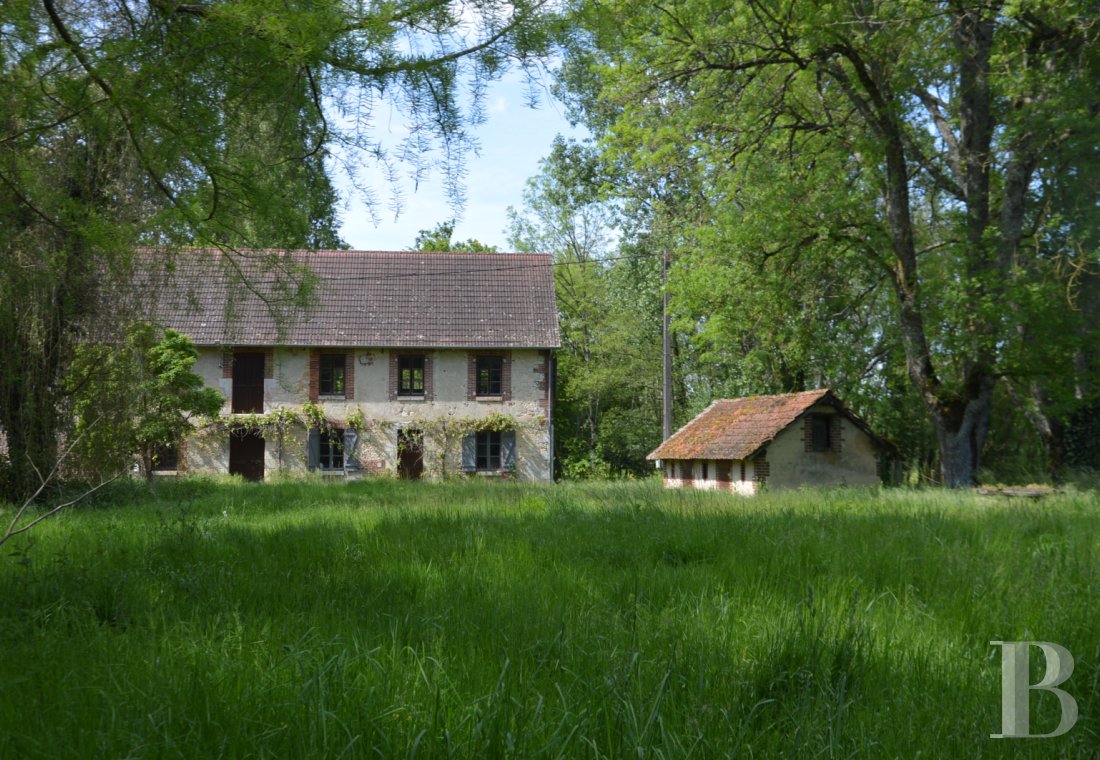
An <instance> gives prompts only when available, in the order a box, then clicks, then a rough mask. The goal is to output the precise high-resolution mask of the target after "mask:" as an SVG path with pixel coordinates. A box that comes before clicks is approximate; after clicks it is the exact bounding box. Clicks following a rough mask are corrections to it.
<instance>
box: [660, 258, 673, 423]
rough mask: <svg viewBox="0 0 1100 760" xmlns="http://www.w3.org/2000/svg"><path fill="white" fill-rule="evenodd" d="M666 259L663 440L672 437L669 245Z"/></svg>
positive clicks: (664, 287) (662, 406) (663, 274)
mask: <svg viewBox="0 0 1100 760" xmlns="http://www.w3.org/2000/svg"><path fill="white" fill-rule="evenodd" d="M664 259H665V261H664V269H663V273H662V278H661V282H662V284H663V290H664V297H663V304H662V306H663V310H664V330H663V332H664V335H663V338H664V346H663V349H662V352H663V354H664V356H663V358H664V379H663V382H662V399H661V422H662V426H661V427H662V430H661V432H662V437H661V440H662V441H667V440H668V439H669V438H671V437H672V331H671V330H670V329H669V327H670V319H671V317H670V316H669V313H668V268H669V251H668V248H667V247H666V248H665V252H664Z"/></svg>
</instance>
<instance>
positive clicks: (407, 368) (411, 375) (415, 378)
mask: <svg viewBox="0 0 1100 760" xmlns="http://www.w3.org/2000/svg"><path fill="white" fill-rule="evenodd" d="M397 395H398V396H423V395H424V357H423V356H422V355H406V356H399V357H397Z"/></svg>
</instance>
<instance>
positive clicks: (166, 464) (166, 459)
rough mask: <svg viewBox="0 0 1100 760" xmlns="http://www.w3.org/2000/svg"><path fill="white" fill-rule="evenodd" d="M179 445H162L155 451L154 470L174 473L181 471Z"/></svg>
mask: <svg viewBox="0 0 1100 760" xmlns="http://www.w3.org/2000/svg"><path fill="white" fill-rule="evenodd" d="M179 461H180V459H179V445H178V444H175V443H168V444H161V445H160V446H156V447H154V449H153V470H155V471H156V472H174V471H176V470H178V469H179Z"/></svg>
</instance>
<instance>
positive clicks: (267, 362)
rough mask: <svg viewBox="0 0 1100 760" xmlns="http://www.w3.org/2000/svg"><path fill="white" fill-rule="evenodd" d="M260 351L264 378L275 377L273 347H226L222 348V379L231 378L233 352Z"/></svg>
mask: <svg viewBox="0 0 1100 760" xmlns="http://www.w3.org/2000/svg"><path fill="white" fill-rule="evenodd" d="M235 353H237V354H243V353H257V354H258V353H262V354H263V355H264V379H265V380H271V379H272V378H273V377H275V349H273V348H239V349H236V350H234V349H232V348H226V349H223V350H222V379H223V380H232V379H233V354H235Z"/></svg>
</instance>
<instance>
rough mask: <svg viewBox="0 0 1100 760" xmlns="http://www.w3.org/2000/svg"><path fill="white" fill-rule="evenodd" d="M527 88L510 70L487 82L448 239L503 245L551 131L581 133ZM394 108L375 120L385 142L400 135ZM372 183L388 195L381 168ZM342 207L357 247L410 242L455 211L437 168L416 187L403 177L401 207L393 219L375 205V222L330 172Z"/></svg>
mask: <svg viewBox="0 0 1100 760" xmlns="http://www.w3.org/2000/svg"><path fill="white" fill-rule="evenodd" d="M528 95H529V92H528V87H527V85H526V83H525V82H524V80H523V78H522V76H521V75H520V74H518V73H513V74H510V75H508V76H506V77H505V78H504V79H503V80H501V81H499V82H494V83H492V84H491V85H489V87H488V90H487V93H486V98H485V110H486V121H485V122H484V123H483V124H481V125H479V126H477V127H475V128H474V129H473V132H472V134H473V135H474V136H475V137H476V138H477V140H478V141H479V142H480V150H479V151H478V153H477V154H470V155H469V156H467V158H466V171H467V173H466V180H465V186H466V203H465V207H464V208H463V209H462V210H461V211H459V212H458V214H459V216H458V223H457V224H456V226H455V231H454V234H453V236H452V239H453V240H467V239H469V238H476V239H477V240H479V241H481V242H482V243H485V244H487V245H495V246H497V247H498V248H499V249H500V250H501V251H508V250H511V246H509V245H508V234H507V227H508V215H507V209H508V207H509V206H514V207H516V208H520V207H521V206H522V204H523V189H524V187H525V186H526V184H527V180H528V179H529V178H530V177H532V176H534V175H535V174H536V173H537V172H538V168H539V167H538V164H539V160H540V159H542V158H543V157H544V156H545V155H547V154H548V153H549V152H550V145H551V143H552V142H553V140H554V137H555V136H556V135H558V134H562V135H565V136H568V137H576V138H580V137H582V136H583V134H584V132H583V128H573V127H571V126H570V125H569V122H568V121H566V119H565V111H564V108H563V106H562V105H561V104H560V103H557V102H556V101H554V100H553V99H552V98H551V97H550V95H549V94H548V93H543V95H542V97H541V102H540V103H539V104H538V107H537V108H534V109H533V108H531V107H530V105H529V102H528V101H529V98H528ZM403 131H404V129H403V125H402V124H401V123H400V118H399V115H397V114H394V115H393V117H392V118H391V119H386V120H383V119H378V123H377V124H376V126H375V134H376V136H377V137H378V139H379V140H381V141H382V142H383V143H384V144H388V145H394V144H396V143H397V142H398V141H399V140H400V139H401V137H402V134H403ZM372 177H376V180H375V181H374V182H373V183H372V184H373V187H374V191H375V193H376V194H377V195H378V197H379V198H380V199H386V198H388V189H387V187H386V182H385V180H384V178H383V177H382V175H381V172H374V174H373V175H367V177H366V179H371V178H372ZM334 181H335V183H336V185H337V189H338V190H339V192H340V194H341V198H342V201H343V204H344V208H343V209H342V211H341V220H342V225H341V228H340V233H341V235H342V236H343V238H344V240H345V241H346V242H347V243H348V244H349V245H350V246H351V247H352V248H355V249H361V250H391V251H392V250H398V251H400V250H405V249H407V248H411V247H412V245H413V242H414V241H415V240H416V234H417V232H418V231H420V230H423V229H430V228H434V227H435V226H436V225H437V224H439V223H440V222H443V221H447V220H449V219H451V218H452V217H454V216H455V215H456V212H455V210H454V209H453V208H452V207H451V204H450V201H449V200H448V199H447V197H446V190H445V187H444V181H443V176H442V175H441V174H440V173H439V172H434V173H433V174H431V175H430V176H429V177H428V179H427V180H426V181H424V182H421V183H420V186H419V187H414V186H413V183H412V181H411V180H408V179H407V175H406V178H405V179H403V194H404V206H403V208H402V210H401V214H400V216H398V217H397V218H396V219H394V216H393V213H392V211H391V210H390V209H388V208H385V207H384V205H382V206H381V207H379V208H378V216H379V220H378V221H379V223H378V225H377V226H376V225H375V224H374V221H373V219H372V218H371V215H370V213H369V211H367V209H366V206H365V205H364V203H363V201H362V199H361V198H360V197H359V195H358V192H357V191H356V190H355V189H354V188H353V187H352V186H351V184H350V182H349V181H348V180H347V179H346V178H345V177H342V176H339V173H337V176H335V177H334Z"/></svg>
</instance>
